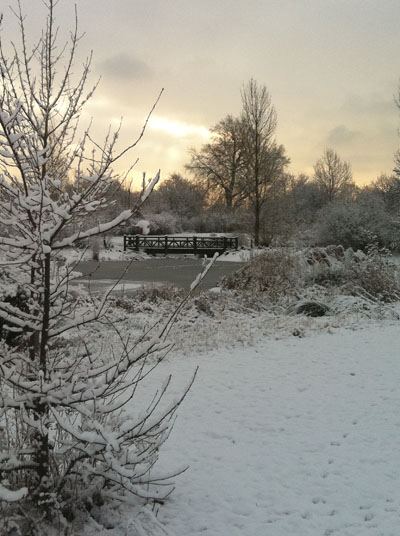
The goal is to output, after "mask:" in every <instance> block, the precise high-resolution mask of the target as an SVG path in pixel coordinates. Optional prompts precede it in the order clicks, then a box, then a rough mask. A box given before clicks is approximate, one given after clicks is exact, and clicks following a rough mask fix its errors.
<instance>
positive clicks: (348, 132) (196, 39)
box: [3, 0, 400, 184]
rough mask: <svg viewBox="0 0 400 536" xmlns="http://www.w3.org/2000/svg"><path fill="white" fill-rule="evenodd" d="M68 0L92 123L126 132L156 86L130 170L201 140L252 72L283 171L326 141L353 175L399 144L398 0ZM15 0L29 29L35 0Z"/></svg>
mask: <svg viewBox="0 0 400 536" xmlns="http://www.w3.org/2000/svg"><path fill="white" fill-rule="evenodd" d="M3 1H4V0H3ZM12 2H13V0H9V3H11V4H12ZM76 3H77V6H78V12H79V22H80V27H81V29H82V30H83V31H85V36H84V38H83V39H82V41H81V44H80V53H81V54H82V55H83V54H86V53H87V52H89V51H90V50H91V49H93V51H94V60H93V69H92V76H93V80H95V79H96V76H98V75H101V76H102V79H101V83H100V86H99V89H98V90H97V93H96V96H95V97H94V98H93V100H92V101H91V102H90V104H89V105H88V106H87V108H86V116H87V117H89V116H90V117H92V116H93V118H94V125H95V126H94V128H95V131H96V134H97V135H99V136H100V134H101V132H103V133H104V132H105V130H106V128H107V125H108V124H109V123H112V124H113V123H115V122H117V121H119V118H120V117H121V116H123V118H124V126H123V136H122V137H121V141H122V142H123V141H128V140H130V139H134V138H135V136H136V135H137V134H138V132H139V131H140V127H141V125H142V124H143V121H144V118H145V117H146V114H147V113H148V111H149V110H150V108H151V107H152V104H153V103H154V101H155V99H156V98H157V95H158V93H159V91H160V90H161V88H165V91H164V94H163V96H162V98H161V100H160V102H159V104H158V106H157V108H156V110H155V112H154V115H153V117H152V120H151V122H150V124H149V127H148V129H147V131H146V134H145V137H144V139H143V140H142V141H141V143H140V144H139V145H138V147H137V149H136V151H135V152H133V153H132V154H131V155H130V158H129V159H127V160H125V162H124V164H125V165H128V164H129V162H130V161H133V160H134V159H135V158H136V157H139V159H140V160H139V162H138V164H137V166H136V174H137V176H139V175H140V174H141V172H142V171H147V173H148V175H149V176H151V175H152V174H154V172H156V171H157V169H158V168H161V172H162V176H163V177H164V178H166V177H167V176H168V175H169V174H171V173H173V172H184V164H185V162H187V161H188V154H187V151H188V149H189V148H190V147H193V146H194V147H200V146H201V145H202V143H205V142H206V141H207V132H208V130H207V129H208V128H209V127H211V126H212V125H214V124H216V123H217V122H218V121H219V120H220V119H222V118H223V117H225V116H226V115H227V114H232V115H237V114H239V113H240V108H241V99H240V89H241V87H242V85H243V83H245V82H246V81H248V80H249V79H250V78H251V77H253V78H255V79H256V80H257V81H258V82H259V83H260V84H265V85H266V86H267V88H268V90H269V92H270V94H271V97H272V101H273V103H274V105H275V107H276V110H277V114H278V129H277V141H278V142H279V143H282V144H283V145H284V146H285V147H286V150H287V153H288V156H289V157H290V159H291V164H290V171H291V172H293V173H301V172H304V173H308V174H311V173H312V170H313V165H314V164H315V162H316V160H317V159H318V158H319V157H320V156H321V155H322V153H323V150H324V149H325V148H326V147H332V148H333V149H335V150H336V151H337V152H338V153H339V155H340V156H341V157H342V158H343V159H344V160H347V161H348V162H350V163H351V165H352V169H353V176H354V178H355V180H356V181H357V182H358V183H359V184H362V183H365V182H370V181H372V180H374V179H376V178H377V176H378V175H379V174H380V173H382V172H386V173H390V172H391V171H392V169H393V155H394V153H395V151H396V150H397V148H398V147H399V146H400V138H399V135H398V127H399V124H400V120H399V113H398V110H397V108H396V106H395V102H394V96H395V94H396V92H397V88H398V82H399V77H400V65H399V46H400V31H399V21H400V1H399V0H77V2H76ZM4 4H5V1H4ZM22 4H23V6H24V8H25V10H26V11H27V14H28V16H29V18H28V19H27V20H28V21H29V26H28V31H29V33H30V34H33V33H35V32H36V31H38V30H39V28H40V25H41V20H42V19H41V16H42V15H43V10H42V8H41V6H42V3H41V1H40V0H22ZM4 14H5V15H6V16H7V20H10V15H9V11H8V9H5V10H4ZM58 22H59V24H60V26H61V27H62V28H63V29H64V28H68V27H71V26H72V23H73V2H72V0H60V3H59V6H58ZM9 28H11V26H7V25H6V28H5V31H6V32H7V30H8V29H9ZM10 33H11V30H10ZM86 116H85V118H86Z"/></svg>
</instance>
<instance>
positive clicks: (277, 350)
mask: <svg viewBox="0 0 400 536" xmlns="http://www.w3.org/2000/svg"><path fill="white" fill-rule="evenodd" d="M399 346H400V331H399V326H398V324H397V325H391V326H369V327H368V329H361V330H359V331H347V330H344V329H341V330H338V331H337V332H336V333H334V334H323V335H313V336H312V337H308V338H304V339H300V340H299V339H296V338H291V339H284V340H279V341H275V340H269V341H263V342H261V343H260V345H259V346H258V347H256V348H252V349H238V350H236V351H230V352H215V353H210V354H207V355H203V356H202V357H201V359H200V360H199V359H198V357H196V356H195V355H194V356H192V357H191V358H190V359H187V358H185V359H184V360H181V361H180V362H179V370H180V375H182V377H184V376H187V375H188V374H189V373H190V370H191V369H193V367H194V366H195V365H196V364H197V363H199V364H200V373H199V377H198V378H197V381H196V383H195V385H194V387H193V388H192V391H191V393H190V394H189V398H188V399H187V400H186V403H184V405H183V406H182V408H181V410H180V414H179V419H178V421H177V424H176V427H175V430H174V433H173V436H172V437H171V438H170V440H169V442H168V444H167V446H166V449H165V452H164V458H163V463H164V464H165V465H166V466H168V465H171V464H172V465H174V464H176V465H179V464H180V463H182V459H184V460H185V462H187V463H188V464H190V469H189V470H188V471H187V472H186V473H185V474H184V475H182V476H181V477H180V478H179V479H178V485H177V489H176V491H175V493H174V494H173V496H172V498H171V500H170V502H168V503H167V504H166V505H165V507H163V508H162V509H161V510H160V514H159V518H160V519H161V520H162V521H163V522H164V523H165V524H166V526H167V527H168V528H169V529H170V530H171V531H172V534H174V535H176V536H187V535H197V534H199V535H200V534H201V535H209V536H236V535H237V536H239V535H241V536H243V535H245V536H253V535H254V536H255V535H269V536H283V535H289V534H293V535H297V536H298V535H310V536H314V535H315V536H317V535H318V536H321V535H330V534H338V535H342V536H344V535H348V536H355V535H360V536H361V535H366V534H368V535H374V536H375V535H376V536H378V535H382V536H383V535H384V536H390V535H393V536H395V535H398V534H399V528H398V527H399V523H400V488H399V485H398V482H399V477H400V461H399V443H400V417H399V410H398V408H399V403H400V387H399V377H400V374H399V373H400V362H399Z"/></svg>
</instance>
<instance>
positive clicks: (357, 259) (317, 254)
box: [221, 246, 400, 303]
mask: <svg viewBox="0 0 400 536" xmlns="http://www.w3.org/2000/svg"><path fill="white" fill-rule="evenodd" d="M314 285H320V286H322V287H325V288H327V287H336V288H337V293H340V292H341V293H346V294H350V295H356V296H357V295H360V296H364V297H366V298H372V299H374V300H378V301H384V302H391V301H396V300H398V299H399V297H400V282H399V275H398V272H397V268H396V266H395V264H394V263H392V262H391V260H390V256H389V255H387V253H386V252H384V251H383V252H382V251H380V250H378V248H377V247H376V246H371V247H370V248H369V249H368V251H367V253H363V252H361V251H357V252H355V251H353V250H352V249H351V248H348V249H346V250H345V249H344V248H343V247H342V246H328V247H326V248H309V249H305V250H299V251H297V250H293V249H289V248H271V249H268V250H266V251H265V253H262V254H260V255H258V256H256V257H254V258H252V259H251V260H250V261H248V262H247V263H246V264H245V265H244V266H243V267H241V268H240V269H239V270H238V271H237V272H234V273H233V274H231V275H228V276H226V277H224V278H223V279H222V281H221V286H222V287H223V288H225V289H230V290H235V291H240V292H241V293H242V294H243V295H248V296H249V295H251V296H252V297H253V299H254V300H255V301H257V300H259V301H265V300H269V301H271V302H273V303H278V302H283V301H287V300H288V299H289V300H290V299H295V298H299V297H300V296H301V295H302V294H303V293H304V291H305V289H309V288H310V287H312V286H314Z"/></svg>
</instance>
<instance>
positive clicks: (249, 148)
mask: <svg viewBox="0 0 400 536" xmlns="http://www.w3.org/2000/svg"><path fill="white" fill-rule="evenodd" d="M242 105H243V111H242V124H243V128H244V161H245V166H246V178H245V191H246V197H247V198H248V199H249V201H250V203H251V206H252V208H253V212H254V240H255V243H256V245H258V244H259V241H260V218H261V210H262V207H263V205H264V203H265V201H266V199H267V197H268V192H269V189H270V187H271V185H272V184H273V182H274V181H275V180H276V179H277V178H279V176H280V175H281V174H282V173H283V171H284V168H285V166H286V165H287V164H288V163H289V159H288V158H287V156H286V155H285V148H284V147H283V145H278V144H277V143H276V141H275V138H274V135H275V131H276V126H277V116H276V111H275V107H274V106H273V104H272V101H271V96H270V94H269V92H268V90H267V88H266V86H261V85H259V84H258V83H257V82H256V81H255V80H254V79H251V80H250V81H249V82H248V83H247V84H246V85H245V86H244V87H243V89H242Z"/></svg>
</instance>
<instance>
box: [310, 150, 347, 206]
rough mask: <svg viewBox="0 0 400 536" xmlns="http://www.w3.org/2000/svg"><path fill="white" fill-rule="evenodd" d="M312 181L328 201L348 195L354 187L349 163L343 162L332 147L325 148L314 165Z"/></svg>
mask: <svg viewBox="0 0 400 536" xmlns="http://www.w3.org/2000/svg"><path fill="white" fill-rule="evenodd" d="M314 181H315V182H316V184H318V186H319V187H320V189H321V191H322V192H323V193H324V196H325V198H326V201H327V202H328V203H330V202H332V201H334V200H336V199H338V198H339V197H342V198H343V197H346V196H347V197H348V196H349V195H351V191H352V190H353V189H354V188H355V184H354V182H353V175H352V172H351V167H350V164H349V163H347V162H343V161H342V160H341V159H340V157H339V155H338V154H337V153H336V152H335V151H334V150H333V149H325V151H324V154H323V156H322V158H320V159H319V160H318V161H317V163H316V164H315V166H314Z"/></svg>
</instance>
